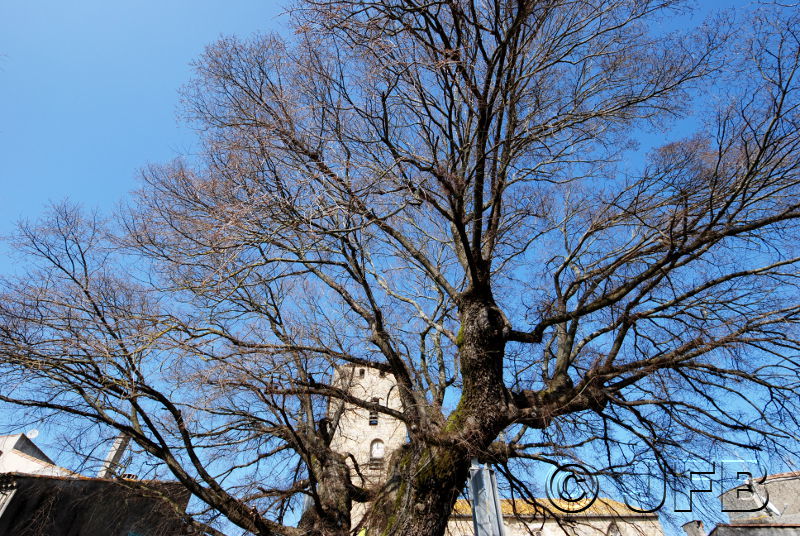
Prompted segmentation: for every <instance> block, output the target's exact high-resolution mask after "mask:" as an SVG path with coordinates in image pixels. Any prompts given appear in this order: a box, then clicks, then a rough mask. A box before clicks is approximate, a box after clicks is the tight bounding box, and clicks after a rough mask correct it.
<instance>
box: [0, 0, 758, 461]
mask: <svg viewBox="0 0 800 536" xmlns="http://www.w3.org/2000/svg"><path fill="white" fill-rule="evenodd" d="M745 3H746V0H731V1H724V0H701V1H700V2H699V7H700V8H701V13H700V14H699V15H698V16H697V17H695V20H696V19H697V18H699V17H700V16H702V14H703V12H708V11H709V10H711V9H719V8H726V7H731V6H733V5H743V4H745ZM284 5H285V3H284V2H283V1H282V0H227V1H221V0H161V1H155V0H136V1H134V0H0V235H8V234H10V233H11V232H12V231H13V229H14V226H15V223H16V222H17V221H18V220H19V219H22V218H30V219H36V218H37V217H38V216H39V215H40V214H42V212H43V210H44V209H45V207H46V206H47V204H48V203H49V202H57V201H60V200H62V199H64V198H69V199H71V200H72V201H75V202H78V203H81V204H82V205H83V206H84V207H86V208H99V209H100V210H101V211H105V212H108V211H111V210H113V207H114V205H115V204H116V203H117V202H118V201H119V200H120V199H121V198H123V197H124V196H125V194H126V193H127V192H129V191H130V190H132V189H134V188H135V187H136V185H137V171H138V170H139V169H141V168H142V167H143V166H145V165H147V164H148V163H151V162H164V161H168V160H170V159H172V158H174V157H176V156H178V155H181V154H187V153H191V151H192V146H193V144H194V143H195V141H196V136H195V134H194V132H192V131H191V129H189V128H188V127H187V126H186V125H183V124H181V123H180V122H179V121H178V120H177V112H178V93H177V91H178V89H179V88H180V87H181V85H183V84H184V83H186V82H187V81H188V80H189V78H190V76H191V67H190V63H191V62H192V61H193V60H194V59H196V58H197V57H198V56H199V55H200V54H201V53H202V52H203V49H204V47H205V46H206V45H208V44H209V43H212V42H213V41H215V40H216V39H218V38H219V37H220V36H222V35H230V34H236V35H238V36H240V37H245V36H247V35H250V34H252V33H254V32H257V31H276V32H283V31H286V29H287V24H286V18H285V17H282V16H281V14H282V13H283V11H284V10H283V6H284ZM666 23H667V24H669V25H675V26H679V25H680V21H675V20H672V21H666ZM8 252H9V250H8V248H7V247H6V246H5V245H4V244H3V243H2V242H0V276H2V275H3V274H7V273H8V272H9V271H11V270H13V268H14V265H13V263H12V262H11V261H10V260H9V258H8ZM3 409H4V408H2V407H0V433H8V432H11V431H12V430H11V429H9V424H8V420H9V419H8V415H3ZM12 426H13V425H12ZM13 431H14V432H20V431H24V430H20V429H14V430H13ZM42 432H43V434H42V436H40V439H38V440H37V442H39V443H40V444H41V445H42V446H43V447H45V448H46V450H48V452H51V453H57V452H58V451H57V449H56V443H55V438H54V436H53V435H52V434H51V433H49V432H50V430H48V429H47V427H45V428H44V429H43V430H42ZM56 461H57V462H61V463H65V464H67V463H68V461H67V460H65V459H57V460H56Z"/></svg>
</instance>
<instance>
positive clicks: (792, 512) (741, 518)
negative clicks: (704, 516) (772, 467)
mask: <svg viewBox="0 0 800 536" xmlns="http://www.w3.org/2000/svg"><path fill="white" fill-rule="evenodd" d="M720 500H721V504H722V510H723V511H724V512H725V513H727V514H728V520H729V522H728V523H720V524H718V525H717V526H715V527H714V528H713V529H712V530H711V531H710V532H709V533H708V536H800V472H797V471H795V472H790V473H779V474H774V475H768V476H766V477H764V478H758V479H755V480H749V481H746V482H743V483H742V484H741V485H739V486H736V487H734V488H731V489H729V490H727V491H725V492H724V493H722V495H721V496H720ZM683 529H684V531H685V532H686V534H687V536H706V530H705V528H704V527H703V523H702V522H701V521H690V522H689V523H686V524H685V525H684V526H683Z"/></svg>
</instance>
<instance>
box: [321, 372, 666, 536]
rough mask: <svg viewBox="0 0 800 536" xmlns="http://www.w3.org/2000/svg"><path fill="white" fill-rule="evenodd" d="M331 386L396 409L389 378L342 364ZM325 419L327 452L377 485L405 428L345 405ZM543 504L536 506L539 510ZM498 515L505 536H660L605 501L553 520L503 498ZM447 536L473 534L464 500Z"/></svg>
mask: <svg viewBox="0 0 800 536" xmlns="http://www.w3.org/2000/svg"><path fill="white" fill-rule="evenodd" d="M333 384H334V385H335V386H337V387H339V388H341V389H345V390H347V391H348V392H349V393H350V394H352V395H353V396H354V397H357V398H359V399H361V400H366V401H372V402H376V403H380V404H382V405H384V406H386V407H388V408H390V409H394V410H398V411H399V410H400V409H401V403H400V397H399V395H398V392H397V386H396V385H395V381H394V378H393V377H392V375H391V374H387V373H384V372H381V371H379V370H377V369H374V368H369V367H362V366H356V365H347V366H343V367H339V368H337V369H336V372H335V374H334V379H333ZM329 418H330V420H331V422H332V423H333V425H334V426H335V428H334V432H333V437H332V439H331V447H332V448H333V449H334V450H335V451H337V452H340V453H346V454H349V455H352V459H354V460H355V461H356V463H357V464H358V466H357V468H356V465H355V464H353V463H352V462H351V469H352V470H353V473H354V475H353V476H354V479H355V481H358V480H359V479H360V478H361V477H363V479H364V483H365V484H367V485H370V484H377V483H380V481H381V479H382V478H383V476H384V475H385V464H386V460H387V459H388V457H389V456H390V455H391V453H392V452H393V451H394V450H395V449H397V448H399V447H400V446H401V445H402V444H403V443H404V442H405V441H406V438H407V434H406V430H405V425H404V424H403V423H402V422H401V421H399V420H397V419H395V418H393V417H390V416H388V415H385V414H379V413H377V412H374V411H369V410H367V409H364V408H361V407H359V406H356V405H354V404H350V403H340V404H334V405H331V407H330V408H329ZM358 473H360V475H361V476H359V474H358ZM546 501H547V500H546V499H545V500H541V501H540V502H541V503H542V504H543V505H544V504H546ZM366 508H367V507H366V506H365V505H363V504H358V503H356V504H354V506H353V512H352V515H353V521H354V522H356V523H357V522H358V521H359V520H360V519H361V518H362V517H363V516H364V513H365V511H366ZM501 510H502V513H503V523H504V528H505V533H506V536H663V529H662V527H661V524H660V522H659V520H658V516H657V515H656V514H654V513H653V514H642V513H638V512H635V511H633V510H631V509H629V508H628V507H627V506H625V505H624V504H622V503H620V502H617V501H613V500H611V499H606V498H599V499H597V500H596V501H595V502H594V503H593V504H592V505H591V506H590V507H588V508H587V509H586V510H584V511H583V512H580V513H572V514H567V513H564V514H563V515H561V514H559V515H558V516H555V515H553V514H552V512H553V511H554V510H556V509H555V508H549V509H544V508H534V506H533V505H531V504H529V503H526V502H523V501H516V502H513V501H511V500H508V499H503V500H501ZM548 511H549V513H548ZM448 533H449V535H450V536H472V535H473V534H474V529H473V525H472V510H471V504H470V501H469V500H466V499H462V500H459V501H457V502H456V505H455V507H454V509H453V514H452V517H451V519H450V522H449V524H448Z"/></svg>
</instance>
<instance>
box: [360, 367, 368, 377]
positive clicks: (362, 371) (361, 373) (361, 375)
mask: <svg viewBox="0 0 800 536" xmlns="http://www.w3.org/2000/svg"><path fill="white" fill-rule="evenodd" d="M364 374H366V372H365V371H364V369H363V368H362V369H358V377H359V378H363V377H364Z"/></svg>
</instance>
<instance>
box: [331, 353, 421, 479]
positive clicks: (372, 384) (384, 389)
mask: <svg viewBox="0 0 800 536" xmlns="http://www.w3.org/2000/svg"><path fill="white" fill-rule="evenodd" d="M333 385H334V386H336V387H339V388H340V389H345V390H347V391H348V392H349V393H350V394H351V395H352V396H354V397H357V398H359V399H361V400H365V401H367V402H375V403H377V404H381V405H383V406H386V407H388V408H390V409H394V410H398V411H399V410H400V409H401V404H400V397H399V395H398V393H397V386H396V384H395V380H394V377H393V376H392V375H391V374H389V373H384V372H382V371H379V370H378V369H375V368H371V367H363V366H358V365H345V366H341V367H337V369H336V371H335V372H334V377H333ZM329 412H330V415H329V417H330V418H331V420H332V422H333V423H334V425H335V428H334V430H333V437H332V438H331V448H332V449H333V450H335V451H336V452H340V453H342V454H352V456H353V458H355V460H356V462H357V463H358V469H359V470H360V472H361V474H362V475H363V476H364V477H365V478H366V479H367V480H368V481H369V482H364V483H363V484H368V483H375V482H377V481H378V480H379V479H380V478H381V477H382V476H383V474H384V468H385V465H386V460H387V459H388V458H389V456H390V455H391V453H392V452H393V451H394V450H395V449H397V448H398V447H400V446H401V445H402V444H403V443H404V442H405V440H406V427H405V425H404V424H403V423H402V422H400V421H398V420H397V419H395V418H393V417H390V416H388V415H386V414H382V413H377V412H373V411H370V410H368V409H365V408H361V407H358V406H356V405H355V404H351V403H338V404H331V407H330V409H329ZM337 417H338V422H337ZM349 463H350V466H351V469H353V471H354V472H353V477H354V482H355V483H357V484H361V483H360V482H359V477H358V475H357V473H356V472H355V466H354V464H353V463H352V460H350V461H349Z"/></svg>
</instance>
